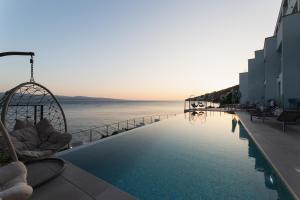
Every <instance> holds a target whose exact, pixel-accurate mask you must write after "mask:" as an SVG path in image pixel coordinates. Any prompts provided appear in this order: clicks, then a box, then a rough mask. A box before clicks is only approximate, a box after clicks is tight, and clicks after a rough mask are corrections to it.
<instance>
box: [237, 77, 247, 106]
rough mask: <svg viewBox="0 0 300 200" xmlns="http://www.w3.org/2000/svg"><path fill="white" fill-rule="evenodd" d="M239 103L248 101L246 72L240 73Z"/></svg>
mask: <svg viewBox="0 0 300 200" xmlns="http://www.w3.org/2000/svg"><path fill="white" fill-rule="evenodd" d="M239 79H240V93H241V97H240V103H241V104H247V103H248V72H244V73H240V75H239Z"/></svg>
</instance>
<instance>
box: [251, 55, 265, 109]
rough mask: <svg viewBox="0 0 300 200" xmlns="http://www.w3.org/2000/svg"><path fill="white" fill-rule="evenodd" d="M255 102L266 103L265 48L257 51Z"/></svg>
mask: <svg viewBox="0 0 300 200" xmlns="http://www.w3.org/2000/svg"><path fill="white" fill-rule="evenodd" d="M254 62H255V71H254V74H255V77H254V83H255V102H256V103H259V104H262V105H263V104H264V103H265V84H264V82H265V63H264V50H259V51H255V60H254Z"/></svg>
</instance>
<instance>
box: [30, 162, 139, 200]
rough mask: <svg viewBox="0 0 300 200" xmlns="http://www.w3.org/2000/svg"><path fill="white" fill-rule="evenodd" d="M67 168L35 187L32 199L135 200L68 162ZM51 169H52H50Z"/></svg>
mask: <svg viewBox="0 0 300 200" xmlns="http://www.w3.org/2000/svg"><path fill="white" fill-rule="evenodd" d="M66 165H67V166H66V169H65V170H64V171H63V172H62V174H61V175H60V176H58V177H56V178H55V179H53V180H52V181H50V182H48V183H46V184H44V185H42V186H40V187H38V188H37V189H34V191H33V195H32V196H31V198H30V200H40V199H43V200H63V199H66V200H67V199H70V200H71V199H72V200H100V199H101V200H102V199H105V200H106V199H107V200H110V199H118V200H133V199H135V198H134V197H133V196H130V195H129V194H128V193H126V192H123V191H121V190H119V189H117V188H115V187H114V186H112V185H110V184H108V183H106V182H105V181H103V180H101V179H98V178H97V177H95V176H93V175H91V174H89V173H88V172H86V171H84V170H82V169H80V168H78V167H76V166H75V165H72V164H71V163H69V162H66ZM49 170H51V169H49Z"/></svg>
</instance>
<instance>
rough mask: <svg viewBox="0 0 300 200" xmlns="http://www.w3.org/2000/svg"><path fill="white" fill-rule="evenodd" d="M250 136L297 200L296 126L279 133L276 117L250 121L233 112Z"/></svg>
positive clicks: (299, 146) (299, 139) (299, 147)
mask: <svg viewBox="0 0 300 200" xmlns="http://www.w3.org/2000/svg"><path fill="white" fill-rule="evenodd" d="M236 113H237V115H238V116H239V118H240V121H241V122H242V124H243V125H244V127H245V128H246V130H247V131H248V133H249V135H250V137H251V138H252V139H253V141H254V142H255V143H256V145H257V147H258V148H259V149H260V150H261V151H262V153H263V154H264V156H265V157H266V159H267V160H268V161H269V163H270V164H271V165H272V166H273V168H274V169H275V171H276V172H277V174H278V175H279V176H280V177H281V179H282V181H283V182H284V183H285V184H286V186H287V187H288V189H289V190H290V192H291V193H292V195H293V196H294V197H295V199H300V126H299V125H296V126H293V125H291V126H288V128H287V131H286V132H283V130H282V124H281V123H279V122H277V120H276V118H268V119H267V120H266V121H265V122H264V123H263V122H262V120H261V119H255V118H254V119H253V121H250V115H249V114H248V113H246V112H236Z"/></svg>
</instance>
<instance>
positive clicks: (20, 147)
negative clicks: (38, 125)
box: [10, 135, 28, 151]
mask: <svg viewBox="0 0 300 200" xmlns="http://www.w3.org/2000/svg"><path fill="white" fill-rule="evenodd" d="M10 140H11V142H12V143H13V145H14V147H15V148H16V150H17V151H25V150H28V148H27V146H26V145H25V143H24V142H20V141H19V140H18V139H17V138H16V137H14V136H12V135H10Z"/></svg>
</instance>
